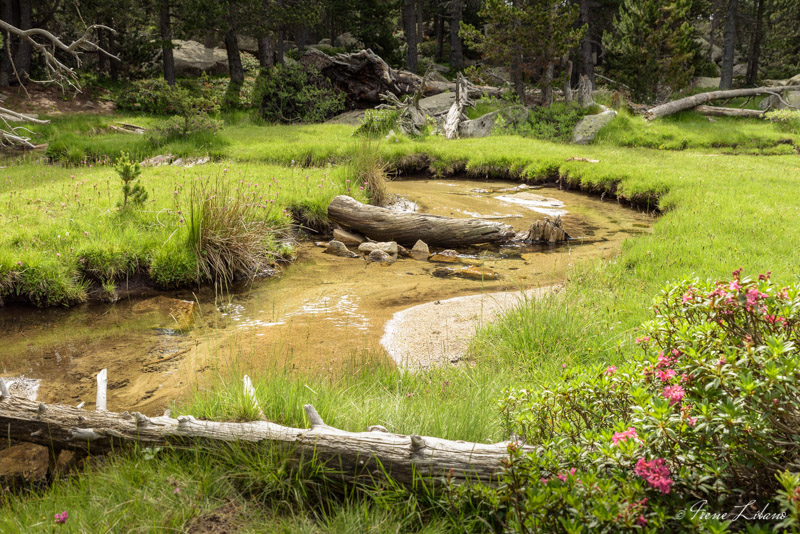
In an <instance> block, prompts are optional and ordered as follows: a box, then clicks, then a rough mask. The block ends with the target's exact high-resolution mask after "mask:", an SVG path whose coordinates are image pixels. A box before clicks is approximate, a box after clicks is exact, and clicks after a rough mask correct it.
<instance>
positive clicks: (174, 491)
mask: <svg viewBox="0 0 800 534" xmlns="http://www.w3.org/2000/svg"><path fill="white" fill-rule="evenodd" d="M180 492H181V489H180V488H175V489H174V490H172V493H174V494H175V495H177V494H179V493H180Z"/></svg>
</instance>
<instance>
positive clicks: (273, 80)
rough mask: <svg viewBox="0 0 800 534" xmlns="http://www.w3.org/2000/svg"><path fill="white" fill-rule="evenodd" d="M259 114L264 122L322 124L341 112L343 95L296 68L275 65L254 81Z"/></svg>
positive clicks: (319, 77)
mask: <svg viewBox="0 0 800 534" xmlns="http://www.w3.org/2000/svg"><path fill="white" fill-rule="evenodd" d="M255 95H256V96H255V97H254V98H255V100H256V101H257V102H258V103H259V114H260V116H261V118H262V119H264V120H265V121H268V122H280V123H285V124H291V123H313V122H322V121H324V120H325V119H328V118H330V117H332V116H333V115H335V114H337V113H339V112H340V111H342V110H343V109H344V101H345V94H344V93H343V92H342V91H340V90H338V89H336V88H334V87H333V86H331V84H330V82H329V81H328V79H327V78H325V77H324V76H321V75H320V74H318V73H310V72H308V71H306V70H305V69H304V68H303V67H302V66H300V65H296V64H286V65H276V66H274V67H272V68H271V69H267V70H264V71H262V73H261V75H260V76H259V77H258V80H257V81H256V89H255Z"/></svg>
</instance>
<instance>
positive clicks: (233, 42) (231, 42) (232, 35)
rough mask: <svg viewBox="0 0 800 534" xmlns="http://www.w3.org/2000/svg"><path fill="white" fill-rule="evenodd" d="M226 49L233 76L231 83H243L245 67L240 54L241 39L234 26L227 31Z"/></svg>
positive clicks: (230, 72)
mask: <svg viewBox="0 0 800 534" xmlns="http://www.w3.org/2000/svg"><path fill="white" fill-rule="evenodd" d="M225 51H226V52H227V53H228V73H229V74H230V76H231V83H235V84H239V85H241V84H243V83H244V68H243V67H242V57H241V56H240V55H239V40H238V39H237V38H236V32H235V31H234V29H233V28H229V29H228V31H226V32H225Z"/></svg>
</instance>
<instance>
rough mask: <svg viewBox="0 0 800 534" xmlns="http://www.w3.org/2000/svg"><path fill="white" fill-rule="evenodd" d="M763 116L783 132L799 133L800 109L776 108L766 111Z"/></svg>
mask: <svg viewBox="0 0 800 534" xmlns="http://www.w3.org/2000/svg"><path fill="white" fill-rule="evenodd" d="M765 117H766V119H767V120H768V121H769V122H771V123H773V124H775V125H776V126H777V127H778V129H779V130H781V131H783V132H788V133H793V134H800V111H798V110H793V109H776V110H774V111H768V112H767V114H766V115H765Z"/></svg>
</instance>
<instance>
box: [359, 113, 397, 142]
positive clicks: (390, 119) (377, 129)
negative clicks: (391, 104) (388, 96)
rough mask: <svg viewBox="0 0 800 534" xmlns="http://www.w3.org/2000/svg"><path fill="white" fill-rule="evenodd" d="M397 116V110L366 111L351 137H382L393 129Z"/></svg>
mask: <svg viewBox="0 0 800 534" xmlns="http://www.w3.org/2000/svg"><path fill="white" fill-rule="evenodd" d="M399 116H400V111H399V110H397V109H368V110H366V111H365V112H364V117H363V118H362V119H361V124H359V126H358V128H356V131H355V132H353V135H354V136H366V137H383V136H385V135H386V134H388V133H389V132H390V131H391V130H392V129H393V128H394V127H395V125H396V124H397V119H398V117H399Z"/></svg>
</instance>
